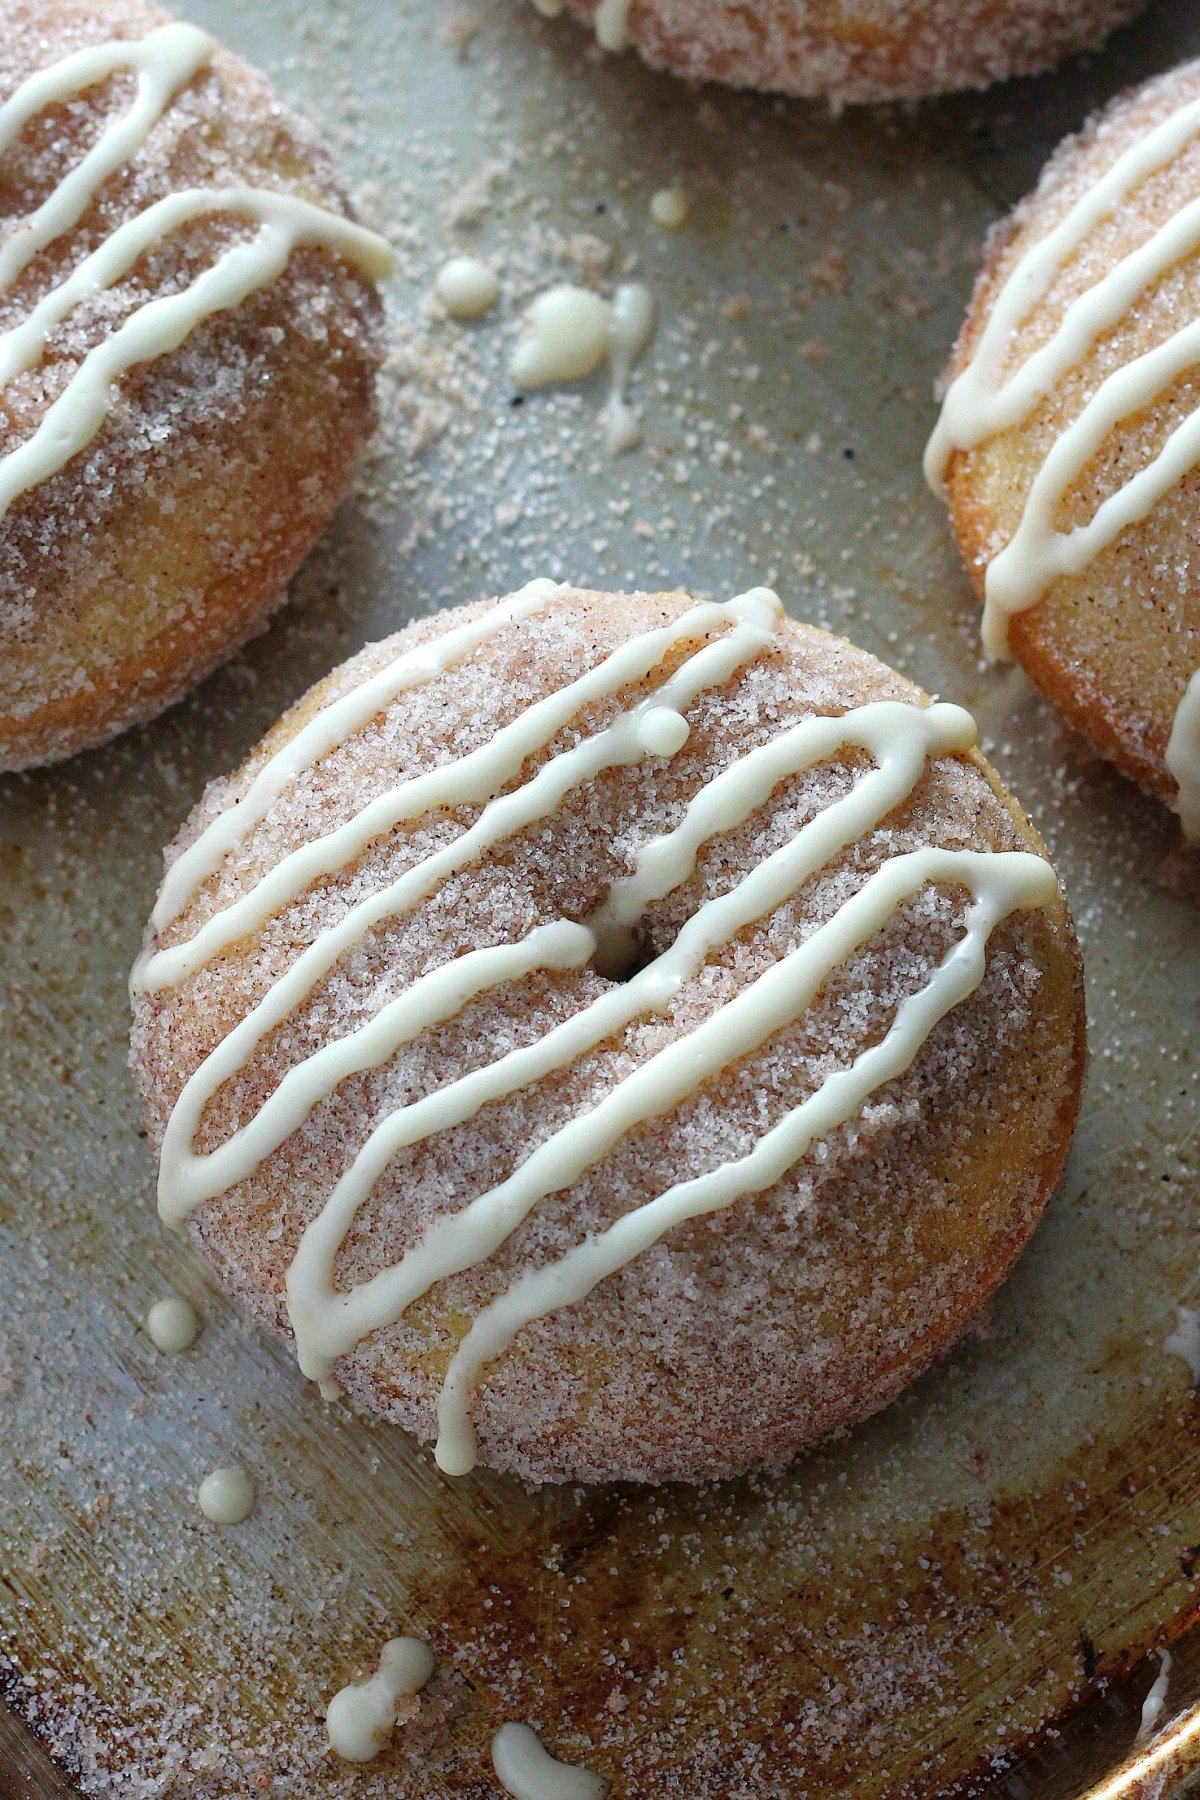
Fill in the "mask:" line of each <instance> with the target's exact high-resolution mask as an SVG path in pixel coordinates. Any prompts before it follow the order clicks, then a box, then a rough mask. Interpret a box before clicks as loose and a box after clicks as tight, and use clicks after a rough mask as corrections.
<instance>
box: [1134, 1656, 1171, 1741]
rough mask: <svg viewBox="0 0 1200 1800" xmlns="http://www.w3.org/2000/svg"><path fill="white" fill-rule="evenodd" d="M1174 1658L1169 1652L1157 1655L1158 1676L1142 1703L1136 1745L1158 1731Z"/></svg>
mask: <svg viewBox="0 0 1200 1800" xmlns="http://www.w3.org/2000/svg"><path fill="white" fill-rule="evenodd" d="M1173 1661H1174V1658H1173V1657H1172V1655H1171V1652H1170V1651H1169V1650H1160V1651H1159V1653H1158V1674H1157V1675H1156V1676H1155V1677H1154V1681H1153V1683H1152V1685H1151V1687H1150V1691H1149V1693H1148V1694H1147V1695H1146V1698H1145V1699H1144V1700H1143V1701H1142V1716H1141V1719H1140V1721H1139V1722H1138V1729H1137V1737H1136V1739H1135V1740H1134V1741H1135V1742H1136V1743H1139V1744H1143V1743H1145V1741H1146V1739H1147V1738H1151V1737H1153V1736H1154V1734H1155V1732H1156V1731H1157V1730H1158V1724H1159V1720H1160V1719H1161V1718H1162V1716H1163V1713H1164V1711H1165V1710H1166V1704H1167V1689H1168V1687H1169V1686H1170V1682H1171V1665H1172V1662H1173Z"/></svg>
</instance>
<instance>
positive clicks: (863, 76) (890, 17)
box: [534, 0, 1145, 105]
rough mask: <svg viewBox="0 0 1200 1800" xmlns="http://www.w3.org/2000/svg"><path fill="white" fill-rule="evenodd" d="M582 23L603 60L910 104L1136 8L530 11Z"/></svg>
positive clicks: (747, 4)
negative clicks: (605, 53) (631, 60)
mask: <svg viewBox="0 0 1200 1800" xmlns="http://www.w3.org/2000/svg"><path fill="white" fill-rule="evenodd" d="M534 4H535V5H536V6H537V7H538V10H539V11H540V12H544V13H558V12H562V11H563V8H564V5H565V6H566V7H568V8H569V9H570V11H571V12H572V13H574V14H575V15H576V17H577V18H580V19H584V20H587V21H588V22H589V23H590V24H591V25H592V28H593V30H594V31H595V34H596V38H597V41H598V42H599V43H600V44H601V46H602V47H603V48H604V49H606V50H623V49H625V48H626V47H627V46H628V45H631V44H632V45H633V46H634V47H635V48H636V49H637V50H638V51H639V53H640V54H641V55H642V56H643V57H644V59H645V60H646V62H648V63H649V64H650V65H651V66H652V67H653V68H657V69H667V70H669V71H670V72H671V73H672V74H673V75H683V76H687V77H688V78H690V79H692V80H698V81H724V82H728V83H729V84H730V85H732V86H734V87H753V88H768V89H770V90H772V91H774V92H777V93H781V94H800V95H822V96H824V97H826V98H827V99H829V100H832V101H833V102H835V104H838V105H843V104H847V103H856V102H862V101H873V100H917V99H920V98H921V97H922V96H924V95H927V94H946V93H951V92H953V91H954V90H955V89H958V88H983V87H988V86H990V84H991V83H992V82H993V81H1002V80H1004V79H1006V78H1007V77H1008V76H1010V75H1034V74H1036V73H1037V72H1038V71H1039V70H1041V69H1049V68H1052V67H1053V65H1054V64H1055V63H1057V62H1061V61H1062V60H1063V58H1064V57H1067V56H1073V55H1074V54H1076V52H1078V51H1081V50H1094V49H1097V48H1098V47H1099V45H1100V44H1102V43H1103V41H1104V39H1105V38H1106V37H1107V36H1108V34H1109V32H1110V31H1113V30H1115V28H1116V27H1117V26H1118V25H1123V24H1125V23H1127V21H1128V20H1130V19H1132V18H1134V17H1135V16H1136V15H1137V14H1138V13H1139V12H1141V10H1142V8H1143V7H1144V5H1145V0H965V3H963V4H959V0H833V3H832V4H830V0H534Z"/></svg>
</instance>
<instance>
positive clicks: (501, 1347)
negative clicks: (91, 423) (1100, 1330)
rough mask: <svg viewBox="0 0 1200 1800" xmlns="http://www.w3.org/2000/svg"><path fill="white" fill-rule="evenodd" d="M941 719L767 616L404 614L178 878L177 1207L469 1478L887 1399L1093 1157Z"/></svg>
mask: <svg viewBox="0 0 1200 1800" xmlns="http://www.w3.org/2000/svg"><path fill="white" fill-rule="evenodd" d="M974 736H975V732H974V726H973V723H972V720H971V718H970V715H969V714H968V713H965V712H964V711H963V710H962V709H961V708H960V707H957V706H948V705H933V704H931V703H930V702H929V701H928V699H927V696H925V695H924V694H923V693H922V692H921V691H920V690H919V689H918V688H916V687H914V686H913V685H912V684H911V683H910V682H908V681H906V680H904V679H902V678H901V677H900V676H899V675H897V674H894V673H893V672H892V671H891V670H890V669H888V668H886V667H885V666H884V665H883V664H881V663H879V662H877V661H875V660H874V659H873V658H872V657H870V656H868V655H866V654H864V653H863V652H862V651H859V650H856V649H855V648H854V647H853V646H852V645H850V644H847V643H845V642H843V641H841V640H840V639H837V638H834V637H831V636H829V635H827V634H826V633H824V632H820V631H817V630H815V629H813V628H811V627H809V626H806V625H801V624H797V623H795V622H793V621H791V620H790V619H788V618H787V617H786V616H785V615H784V614H783V611H782V608H781V605H780V602H779V600H778V599H777V598H776V596H775V595H774V594H772V593H770V592H768V591H766V590H763V589H758V590H754V591H752V592H751V593H749V594H745V595H741V596H739V597H737V598H736V599H734V600H732V601H729V602H716V601H713V602H697V601H693V600H691V599H689V598H688V597H687V596H685V595H683V594H678V593H667V594H649V593H636V594H604V593H596V592H591V591H586V590H580V589H575V588H570V587H556V586H554V585H553V584H551V583H549V582H545V581H539V582H534V583H532V584H531V585H530V586H529V587H528V588H525V589H523V590H522V591H521V592H520V593H518V594H516V595H513V596H509V597H508V598H506V599H505V600H503V601H501V602H498V603H487V604H482V605H471V606H467V607H462V608H458V609H456V610H453V611H450V612H445V613H440V614H437V615H435V616H434V617H432V618H429V619H424V620H421V621H420V622H418V623H416V624H414V625H410V626H409V627H408V628H407V629H405V630H404V631H402V632H401V633H400V634H399V635H398V636H396V637H394V638H391V639H389V640H388V641H387V642H385V643H383V644H378V645H375V646H373V647H370V648H368V649H366V650H364V651H363V652H362V653H361V654H360V655H359V656H357V657H356V658H354V659H353V660H352V661H350V662H349V663H347V664H345V665H344V666H343V667H342V668H341V669H340V670H338V671H337V672H336V673H334V674H333V675H332V676H330V677H329V678H328V679H327V680H326V681H325V682H323V683H322V684H320V685H319V686H318V687H316V688H315V689H313V690H312V692H311V693H310V694H309V695H308V696H307V697H306V698H305V699H303V700H302V701H300V702H299V704H298V705H297V706H296V707H295V709H294V710H293V711H292V712H290V713H288V714H287V715H286V716H285V717H284V719H283V720H282V721H281V722H280V723H279V725H277V726H276V728H275V729H274V731H273V732H272V733H271V734H270V735H269V736H268V737H267V738H266V739H265V741H264V742H263V744H262V745H261V747H260V748H259V750H258V751H257V752H256V753H255V754H254V755H253V756H252V757H251V758H250V759H249V761H248V762H247V763H246V764H245V765H244V766H243V767H242V768H241V769H240V770H239V771H238V772H237V773H236V774H234V775H233V776H231V777H230V778H229V779H228V780H223V781H219V782H217V783H216V784H215V785H213V786H212V787H211V788H210V789H209V791H208V793H207V794H206V796H205V797H204V798H203V799H202V801H201V802H200V804H199V806H198V807H197V809H196V811H195V812H194V813H193V815H192V817H191V819H190V820H189V821H188V823H187V824H186V825H185V827H184V829H183V831H182V832H181V834H180V836H179V837H178V839H177V840H176V842H175V844H174V845H173V846H172V848H171V849H170V850H169V851H168V853H167V863H166V876H165V879H164V882H163V886H162V889H161V891H160V894H159V897H158V901H157V903H156V906H155V909H154V913H153V916H152V918H151V921H150V923H149V926H148V928H147V933H146V938H145V942H144V946H143V950H142V953H141V955H140V957H139V960H138V963H137V965H136V967H135V970H134V974H133V979H132V989H133V994H134V1025H133V1037H132V1066H133V1069H134V1072H135V1077H136V1080H137V1083H138V1086H139V1089H140V1094H141V1098H142V1103H143V1109H144V1117H145V1122H146V1127H147V1132H148V1136H149V1138H150V1140H151V1142H152V1144H153V1145H154V1147H155V1148H156V1150H157V1152H158V1156H159V1188H158V1194H159V1209H160V1212H161V1213H162V1215H163V1217H164V1219H165V1220H166V1221H167V1223H168V1224H171V1225H174V1226H179V1225H182V1224H184V1223H185V1222H186V1224H187V1227H188V1229H189V1230H190V1232H191V1234H192V1236H193V1238H194V1240H195V1242H196V1244H197V1245H198V1246H199V1248H200V1250H201V1252H202V1253H203V1255H204V1256H205V1257H206V1258H207V1260H208V1261H209V1263H210V1264H211V1266H212V1267H213V1269H214V1270H215V1272H216V1274H217V1276H218V1277H219V1279H220V1280H221V1282H222V1283H223V1284H224V1285H225V1286H226V1287H227V1288H228V1290H229V1291H230V1292H231V1293H232V1294H233V1295H234V1296H235V1298H236V1299H237V1300H238V1301H239V1302H240V1303H241V1304H242V1305H244V1306H245V1307H246V1308H247V1309H248V1311H249V1312H250V1313H251V1314H252V1315H253V1316H254V1317H255V1318H256V1319H257V1320H258V1321H260V1322H261V1323H262V1324H263V1325H265V1326H266V1327H268V1328H269V1329H271V1330H273V1331H275V1332H277V1333H278V1334H280V1335H281V1336H282V1337H284V1338H286V1339H290V1340H292V1341H294V1343H295V1347H296V1350H297V1354H298V1359H299V1363H300V1367H301V1369H302V1370H303V1372H304V1373H305V1374H306V1375H308V1376H310V1377H312V1378H314V1379H317V1380H319V1381H322V1382H325V1383H326V1384H330V1383H332V1384H333V1387H334V1388H335V1389H336V1388H341V1389H344V1390H346V1391H347V1392H348V1393H349V1394H350V1395H351V1396H352V1397H353V1399H354V1400H355V1401H356V1402H359V1403H362V1404H363V1405H365V1406H366V1407H368V1408H371V1409H374V1410H375V1411H377V1412H379V1413H381V1414H382V1415H383V1416H384V1417H386V1418H387V1419H390V1420H392V1421H395V1422H397V1423H399V1424H400V1425H402V1426H404V1427H406V1428H407V1429H408V1430H409V1431H410V1432H412V1433H414V1434H415V1435H416V1436H417V1437H419V1438H420V1439H422V1440H423V1441H425V1442H428V1441H431V1440H435V1439H436V1457H437V1460H438V1462H439V1464H440V1465H441V1467H442V1468H443V1469H444V1470H446V1471H447V1472H449V1473H454V1474H459V1473H463V1472H465V1471H466V1470H468V1469H469V1468H470V1467H472V1466H473V1464H474V1463H475V1461H476V1460H479V1461H482V1462H484V1463H486V1464H488V1465H491V1466H493V1467H495V1468H498V1469H503V1470H507V1471H510V1472H512V1473H515V1474H517V1475H519V1476H521V1477H523V1478H525V1479H526V1480H529V1481H533V1482H540V1481H546V1480H584V1481H588V1480H595V1481H598V1480H607V1479H616V1478H621V1479H628V1480H635V1481H663V1480H668V1479H681V1480H704V1479H707V1478H710V1477H717V1476H729V1475H733V1474H736V1473H738V1472H739V1471H742V1470H746V1469H749V1468H752V1467H754V1466H756V1465H761V1464H778V1463H781V1462H783V1461H785V1460H786V1459H788V1458H789V1457H791V1456H792V1455H793V1454H794V1453H795V1452H796V1451H797V1450H798V1449H800V1448H801V1447H803V1446H804V1445H806V1444H809V1443H812V1442H813V1441H815V1440H816V1439H818V1438H821V1437H823V1436H825V1435H826V1434H827V1433H829V1432H831V1431H834V1430H837V1429H838V1428H840V1427H842V1426H845V1425H848V1424H850V1423H851V1422H853V1421H854V1420H856V1419H859V1418H861V1417H863V1416H864V1415H865V1414H867V1413H870V1412H872V1411H873V1410H874V1409H876V1408H877V1407H880V1406H882V1405H883V1404H884V1403H885V1402H886V1401H887V1400H889V1399H890V1398H891V1397H892V1396H893V1395H895V1394H896V1393H897V1392H898V1391H899V1390H900V1389H901V1388H902V1387H904V1386H905V1384H906V1383H908V1382H910V1381H911V1380H912V1379H913V1377H914V1376H915V1375H917V1374H918V1373H919V1372H920V1371H921V1370H922V1369H924V1368H925V1367H926V1366H927V1365H928V1364H929V1362H930V1361H931V1360H932V1359H933V1358H934V1357H935V1356H936V1355H937V1354H938V1352H939V1351H941V1350H942V1349H943V1348H944V1347H945V1346H946V1345H947V1344H949V1343H950V1341H951V1340H952V1339H953V1338H954V1337H955V1336H956V1335H957V1334H958V1333H959V1332H960V1331H961V1330H962V1329H963V1327H964V1326H965V1325H966V1324H967V1322H968V1321H969V1320H970V1319H971V1317H972V1316H973V1314H975V1313H976V1312H977V1310H978V1309H979V1307H980V1306H981V1304H982V1303H983V1302H984V1301H985V1300H986V1299H987V1297H988V1296H989V1295H990V1294H991V1293H992V1291H993V1290H994V1289H995V1287H996V1286H997V1284H998V1283H999V1282H1000V1281H1001V1279H1002V1278H1003V1276H1004V1275H1005V1273H1006V1271H1007V1270H1008V1269H1009V1267H1010V1266H1011V1264H1012V1262H1013V1260H1014V1258H1015V1257H1016V1256H1017V1254H1018V1253H1019V1251H1020V1250H1021V1248H1022V1246H1023V1245H1024V1244H1025V1242H1026V1240H1027V1238H1028V1237H1029V1235H1030V1233H1031V1231H1032V1230H1033V1227H1034V1225H1035V1223H1036V1221H1037V1219H1038V1217H1039V1215H1040V1213H1041V1211H1042V1209H1043V1207H1044V1206H1045V1203H1046V1200H1047V1198H1048V1196H1049V1194H1050V1193H1051V1191H1052V1189H1053V1187H1054V1185H1055V1182H1056V1180H1057V1178H1058V1176H1059V1173H1060V1171H1061V1169H1062V1166H1063V1159H1064V1157H1065V1155H1066V1152H1067V1148H1068V1144H1069V1142H1070V1138H1071V1132H1072V1127H1073V1122H1074V1118H1075V1113H1076V1108H1077V1104H1078V1099H1079V1089H1080V1081H1081V1071H1082V1063H1083V1054H1084V1035H1083V1016H1082V1002H1081V992H1080V974H1079V955H1078V950H1077V946H1076V943H1075V939H1074V936H1073V933H1072V928H1071V924H1070V920H1069V917H1068V914H1067V911H1066V907H1065V904H1064V902H1063V899H1062V896H1061V893H1060V891H1059V888H1058V884H1057V882H1056V880H1055V877H1054V873H1053V871H1052V869H1051V867H1050V865H1049V863H1048V861H1047V860H1046V857H1045V853H1044V850H1043V848H1042V845H1041V843H1040V841H1039V839H1038V837H1037V835H1036V833H1035V832H1034V830H1033V828H1032V826H1031V825H1030V824H1029V823H1028V821H1027V820H1026V819H1025V818H1024V816H1023V815H1022V814H1021V812H1020V811H1019V809H1018V808H1017V806H1016V805H1015V803H1014V802H1013V801H1012V800H1011V799H1010V798H1009V797H1008V795H1007V794H1006V793H1005V791H1004V789H1003V788H1002V786H1001V785H1000V782H999V780H998V778H997V776H996V775H995V774H994V772H993V771H992V770H991V769H990V768H989V767H988V765H987V763H986V762H985V761H984V760H983V758H982V757H981V756H980V755H979V753H978V752H977V751H976V750H975V749H974V748H973V743H974Z"/></svg>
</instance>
